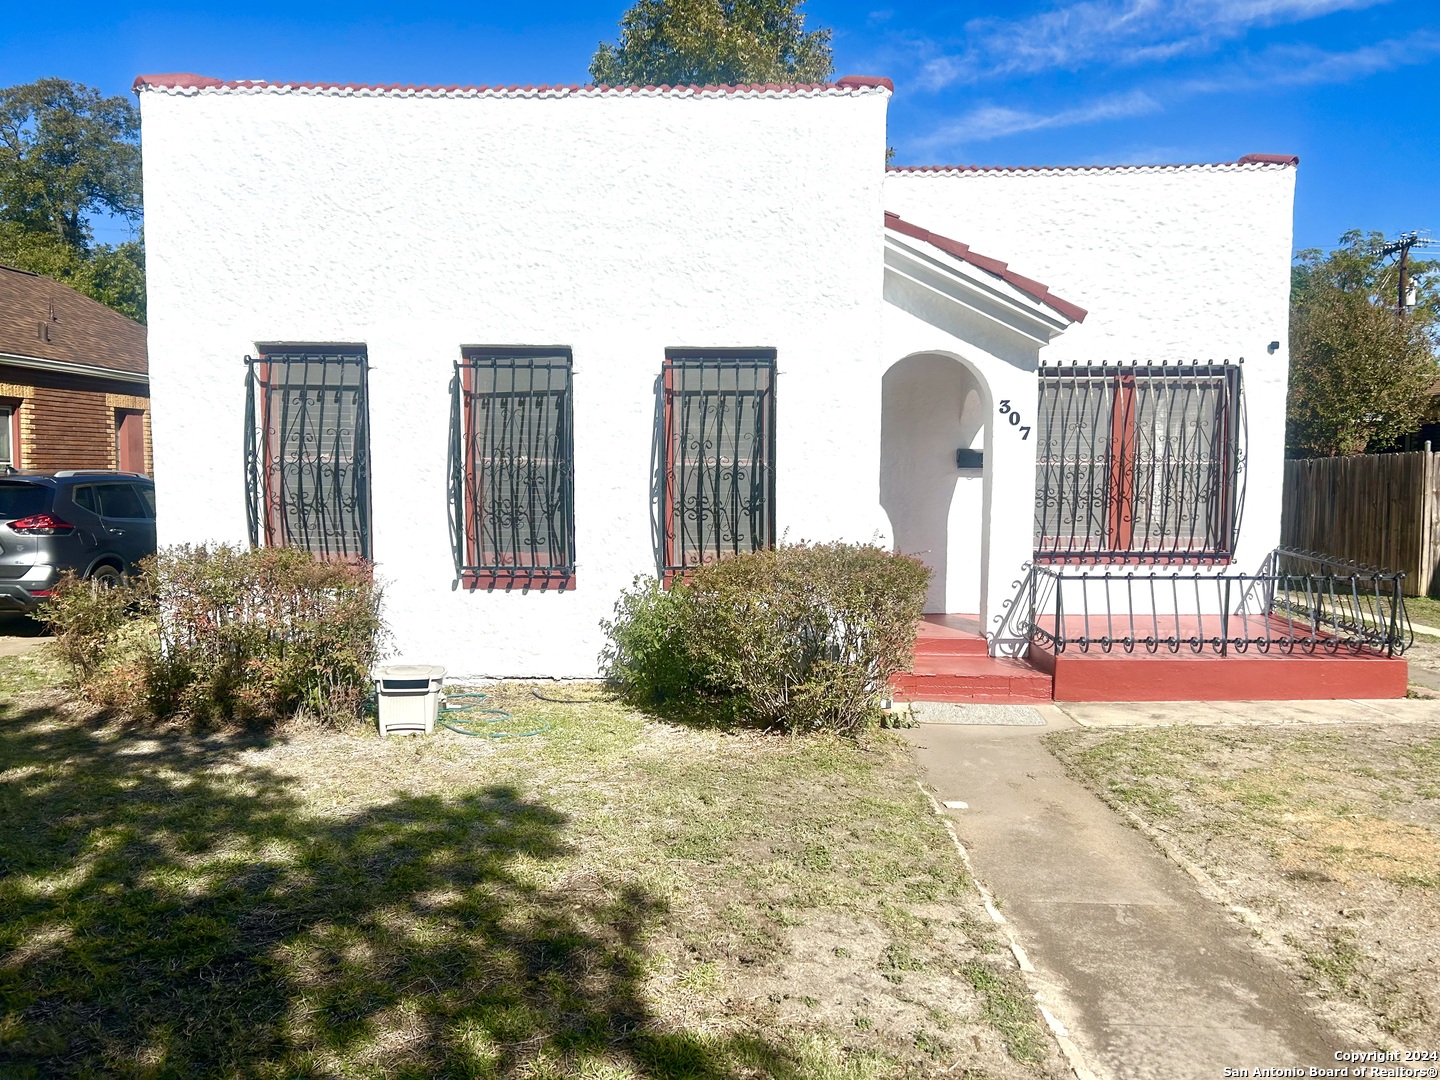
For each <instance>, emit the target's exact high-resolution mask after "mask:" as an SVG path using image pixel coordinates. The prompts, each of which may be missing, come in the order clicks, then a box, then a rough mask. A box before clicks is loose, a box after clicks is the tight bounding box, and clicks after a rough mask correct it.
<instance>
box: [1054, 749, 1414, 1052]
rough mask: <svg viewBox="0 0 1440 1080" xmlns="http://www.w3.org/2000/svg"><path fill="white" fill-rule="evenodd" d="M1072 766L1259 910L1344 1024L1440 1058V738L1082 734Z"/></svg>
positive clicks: (1263, 942)
mask: <svg viewBox="0 0 1440 1080" xmlns="http://www.w3.org/2000/svg"><path fill="white" fill-rule="evenodd" d="M1049 745H1050V747H1051V749H1052V750H1053V751H1054V752H1055V753H1056V754H1057V755H1058V756H1059V758H1060V759H1061V760H1062V761H1063V762H1064V763H1065V764H1066V766H1067V767H1068V768H1069V769H1070V770H1071V771H1072V772H1073V773H1075V774H1076V775H1077V776H1079V777H1080V778H1081V779H1082V780H1084V781H1086V782H1087V783H1089V784H1090V785H1091V786H1092V787H1093V788H1095V790H1097V791H1098V792H1099V793H1100V794H1101V796H1102V797H1104V798H1106V799H1107V800H1109V801H1110V802H1111V803H1113V804H1115V805H1117V806H1119V807H1122V808H1124V809H1126V810H1129V811H1131V812H1132V813H1134V814H1136V815H1137V816H1138V817H1139V818H1141V819H1142V820H1143V821H1144V822H1146V823H1147V824H1149V825H1151V826H1153V827H1154V828H1155V829H1156V830H1158V831H1159V832H1160V833H1161V834H1162V835H1163V836H1164V837H1165V838H1166V839H1167V840H1168V841H1169V842H1170V843H1172V844H1174V845H1175V846H1176V847H1177V848H1178V849H1179V851H1180V852H1181V853H1182V854H1183V855H1184V856H1185V857H1186V858H1188V859H1189V860H1190V861H1191V862H1193V863H1195V864H1198V865H1199V866H1200V867H1201V868H1203V869H1204V870H1205V871H1206V872H1207V873H1208V874H1209V876H1210V877H1211V878H1212V879H1213V880H1214V881H1215V882H1216V884H1217V885H1219V886H1220V888H1221V890H1222V891H1223V892H1224V893H1226V894H1227V895H1228V897H1229V898H1230V899H1231V900H1232V901H1233V902H1234V903H1236V904H1238V905H1240V906H1241V907H1242V908H1247V909H1249V911H1250V912H1251V913H1252V918H1251V922H1252V925H1253V927H1254V928H1256V929H1257V930H1258V933H1259V937H1260V941H1259V943H1258V944H1259V945H1260V946H1261V947H1262V948H1266V949H1268V950H1270V951H1272V952H1273V953H1274V954H1276V955H1278V956H1279V957H1280V958H1281V959H1282V960H1283V961H1285V962H1287V963H1288V964H1289V965H1290V967H1291V969H1292V970H1294V971H1295V972H1296V973H1297V975H1298V976H1299V977H1300V978H1301V979H1302V980H1303V981H1304V983H1305V984H1306V986H1307V988H1308V990H1309V991H1310V992H1311V993H1312V994H1313V995H1316V996H1317V997H1319V998H1320V999H1322V1000H1323V1001H1324V1002H1325V1011H1327V1012H1328V1014H1329V1016H1330V1018H1331V1019H1332V1020H1333V1021H1334V1022H1336V1023H1337V1024H1339V1025H1341V1026H1342V1027H1349V1028H1351V1029H1353V1030H1356V1031H1358V1032H1359V1033H1360V1035H1361V1036H1363V1037H1365V1038H1369V1039H1372V1040H1374V1042H1375V1045H1389V1046H1391V1047H1393V1048H1396V1049H1410V1050H1414V1049H1421V1048H1424V1049H1435V1048H1440V727H1437V726H1435V725H1398V724H1397V725H1394V726H1387V725H1385V724H1383V723H1382V724H1369V723H1366V724H1359V723H1357V724H1353V725H1344V726H1338V725H1336V726H1323V727H1322V726H1314V725H1307V726H1305V727H1243V728H1242V727H1235V728H1215V727H1206V728H1187V727H1165V728H1151V729H1144V730H1138V729H1127V730H1115V729H1107V730H1080V731H1071V732H1064V733H1061V734H1059V735H1055V736H1051V737H1050V742H1049Z"/></svg>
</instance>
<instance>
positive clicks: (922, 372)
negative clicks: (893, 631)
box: [880, 353, 990, 614]
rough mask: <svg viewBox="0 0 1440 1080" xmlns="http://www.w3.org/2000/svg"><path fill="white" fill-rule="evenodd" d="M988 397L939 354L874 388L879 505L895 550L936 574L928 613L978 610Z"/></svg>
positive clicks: (903, 364)
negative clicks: (877, 414)
mask: <svg viewBox="0 0 1440 1080" xmlns="http://www.w3.org/2000/svg"><path fill="white" fill-rule="evenodd" d="M987 398H988V394H987V392H986V386H985V383H984V380H983V379H982V378H981V376H980V375H979V374H978V372H976V371H975V370H974V369H973V368H971V367H969V366H968V365H966V364H965V363H963V362H961V361H960V360H958V359H956V358H954V357H952V356H948V355H945V354H943V353H917V354H915V355H913V356H907V357H906V358H905V359H903V360H900V361H898V362H897V363H895V364H894V365H892V366H891V368H890V370H889V371H887V372H886V373H885V376H884V378H883V380H882V382H881V392H880V505H881V506H882V507H883V508H884V510H885V513H886V514H887V515H888V516H889V518H890V529H891V534H892V535H893V536H894V538H895V550H896V551H899V552H902V553H904V554H908V555H917V556H919V557H920V558H921V559H923V560H924V561H925V563H926V565H928V566H929V567H930V568H931V570H932V571H934V574H933V576H932V577H931V579H930V591H929V593H928V594H927V595H926V598H925V611H926V612H927V613H931V612H952V613H957V612H958V613H970V614H977V613H979V612H980V606H981V588H982V584H981V583H982V582H983V580H984V574H985V563H986V557H985V556H986V552H985V550H984V547H985V528H984V522H985V484H986V476H987V470H986V469H985V468H984V467H983V465H982V464H981V463H980V461H979V460H978V459H979V458H980V452H981V451H982V450H983V448H984V446H985V424H986V420H987V418H988V417H989V415H990V409H989V405H988V401H987ZM957 451H969V452H970V453H967V454H965V455H963V459H962V460H958V461H957V453H956V452H957Z"/></svg>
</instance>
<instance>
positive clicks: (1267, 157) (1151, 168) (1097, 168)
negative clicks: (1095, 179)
mask: <svg viewBox="0 0 1440 1080" xmlns="http://www.w3.org/2000/svg"><path fill="white" fill-rule="evenodd" d="M1299 164H1300V159H1299V158H1298V157H1296V156H1295V155H1294V154H1244V155H1242V156H1241V157H1240V158H1239V159H1238V160H1236V161H1212V162H1198V161H1197V162H1192V163H1190V164H1180V163H1175V164H1162V163H1158V162H1157V163H1156V164H1154V165H889V166H886V170H885V171H886V172H892V173H1062V172H1063V173H1070V172H1102V173H1104V172H1170V171H1175V170H1187V169H1217V170H1221V171H1226V170H1233V169H1240V168H1243V167H1245V166H1246V165H1262V166H1263V165H1283V166H1289V167H1291V168H1293V167H1295V166H1297V165H1299Z"/></svg>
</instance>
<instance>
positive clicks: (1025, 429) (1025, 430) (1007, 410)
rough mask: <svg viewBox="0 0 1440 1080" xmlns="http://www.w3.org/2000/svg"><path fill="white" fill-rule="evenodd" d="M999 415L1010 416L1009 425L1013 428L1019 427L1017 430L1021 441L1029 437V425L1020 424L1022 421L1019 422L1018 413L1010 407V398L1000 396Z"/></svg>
mask: <svg viewBox="0 0 1440 1080" xmlns="http://www.w3.org/2000/svg"><path fill="white" fill-rule="evenodd" d="M1000 415H1001V416H1008V417H1009V418H1010V426H1011V427H1013V428H1018V429H1019V431H1020V439H1021V441H1022V442H1023V441H1024V440H1026V439H1028V438H1030V427H1029V425H1027V424H1022V423H1021V422H1020V414H1019V413H1018V412H1016V411H1015V410H1014V409H1012V408H1011V407H1010V399H1009V398H1001V399H1000Z"/></svg>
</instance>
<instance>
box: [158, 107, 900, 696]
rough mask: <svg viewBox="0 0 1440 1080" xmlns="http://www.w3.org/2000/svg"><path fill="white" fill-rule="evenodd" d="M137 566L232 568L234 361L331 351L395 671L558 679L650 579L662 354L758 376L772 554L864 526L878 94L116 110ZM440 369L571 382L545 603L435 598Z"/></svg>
mask: <svg viewBox="0 0 1440 1080" xmlns="http://www.w3.org/2000/svg"><path fill="white" fill-rule="evenodd" d="M140 96H141V105H142V116H143V150H144V166H145V205H146V246H147V259H148V278H149V310H150V372H151V382H152V387H153V394H152V406H153V409H154V432H155V436H154V438H155V473H156V482H157V486H158V489H159V491H160V492H161V512H160V520H159V531H160V542H161V543H162V544H173V543H177V542H181V541H190V542H198V541H205V540H224V541H230V542H234V543H243V542H244V540H245V513H244V498H243V477H242V469H241V447H242V408H243V385H242V381H243V380H242V376H243V365H242V364H241V359H242V357H244V356H245V355H246V354H247V353H252V354H253V353H254V351H255V343H256V342H261V341H276V342H326V341H350V342H363V343H364V344H365V345H366V346H367V348H368V350H369V357H370V363H371V375H370V395H371V414H370V428H371V438H372V447H373V449H372V472H373V483H372V490H373V514H372V518H373V532H374V549H375V557H376V561H377V564H378V573H379V576H380V578H381V579H382V580H383V581H384V582H385V585H386V609H387V615H388V620H389V623H390V625H391V627H392V629H393V631H394V635H395V641H396V654H397V656H400V657H404V658H407V659H412V660H417V661H430V662H437V663H442V664H445V665H446V666H447V667H448V668H449V669H450V673H451V675H452V676H458V675H471V676H586V675H592V674H594V673H595V671H596V657H597V654H598V652H599V650H600V647H601V644H602V636H601V633H600V630H599V627H598V623H599V621H600V619H601V618H602V617H604V616H607V615H608V614H609V613H610V611H611V607H612V605H613V603H614V601H615V598H616V596H617V595H618V594H619V592H620V591H621V589H622V588H624V587H625V586H627V585H628V584H629V583H630V581H631V579H632V578H633V577H634V576H636V575H653V573H654V557H653V547H652V540H651V526H650V521H651V516H650V515H651V507H650V475H649V470H650V461H651V434H652V418H653V410H654V405H655V398H654V383H655V379H656V376H657V375H658V374H659V372H660V367H661V361H662V359H663V356H664V350H665V348H666V347H667V346H773V347H774V348H775V349H776V350H778V369H779V375H778V378H777V408H778V418H777V437H776V447H777V450H776V459H777V470H778V481H777V512H778V525H779V528H780V530H781V532H782V534H785V535H787V536H788V538H789V539H790V540H799V539H816V540H828V539H850V540H870V539H872V538H874V537H875V536H876V535H877V534H883V533H884V532H885V530H886V521H885V516H884V514H883V512H882V511H881V510H880V507H879V500H878V476H877V471H876V461H877V460H878V457H879V440H880V431H879V415H878V406H877V401H878V386H877V385H876V378H877V376H876V363H877V357H878V356H879V347H880V346H879V339H880V318H881V317H880V308H881V276H882V270H881V263H882V260H881V247H882V241H881V235H882V218H881V208H882V203H881V189H882V184H883V173H882V171H881V169H880V167H879V162H880V161H881V160H882V158H883V153H884V146H885V140H884V130H885V109H886V103H887V101H888V97H889V95H888V93H887V92H885V91H883V90H879V89H865V90H856V91H848V90H846V91H830V92H827V93H824V94H820V95H802V94H797V93H783V94H770V95H766V96H761V97H745V96H739V95H725V94H719V95H707V96H698V97H697V96H679V95H674V94H659V93H650V94H642V93H626V94H613V93H612V94H605V95H569V96H561V97H544V96H542V97H534V96H516V95H499V96H468V97H462V96H441V97H407V96H395V95H375V96H337V95H334V94H325V93H309V92H307V93H299V92H286V93H279V92H274V91H263V92H239V91H234V90H224V91H212V90H204V91H201V92H199V93H194V92H189V93H172V92H166V91H161V90H145V91H142V93H141V95H140ZM464 344H490V345H564V346H569V347H570V348H571V349H573V351H574V365H575V366H574V370H575V376H574V401H575V491H576V521H577V554H578V571H577V577H578V581H577V587H576V588H575V589H574V590H573V591H568V592H565V593H555V592H549V593H542V592H538V591H532V592H531V593H529V594H527V595H522V594H520V593H519V592H516V593H512V594H505V593H503V592H495V593H487V592H484V591H479V592H473V593H472V592H467V591H463V590H461V591H454V590H452V587H451V580H452V577H453V570H452V563H451V553H450V549H449V540H448V536H447V531H446V520H445V488H446V477H445V463H446V439H447V424H448V408H449V396H448V384H449V379H450V375H451V365H452V363H453V361H454V360H455V359H457V358H458V356H459V350H460V346H461V345H464Z"/></svg>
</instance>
